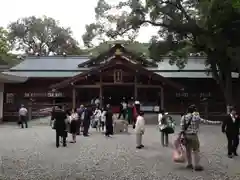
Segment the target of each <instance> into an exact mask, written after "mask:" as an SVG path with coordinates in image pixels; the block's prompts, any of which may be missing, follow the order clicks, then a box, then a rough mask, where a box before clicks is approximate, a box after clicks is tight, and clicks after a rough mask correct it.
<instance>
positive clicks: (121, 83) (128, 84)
mask: <svg viewBox="0 0 240 180" xmlns="http://www.w3.org/2000/svg"><path fill="white" fill-rule="evenodd" d="M102 85H103V86H133V85H134V83H124V82H119V83H114V82H111V83H107V82H105V83H102Z"/></svg>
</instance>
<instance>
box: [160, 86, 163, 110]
mask: <svg viewBox="0 0 240 180" xmlns="http://www.w3.org/2000/svg"><path fill="white" fill-rule="evenodd" d="M160 109H164V91H163V87H161V107H160Z"/></svg>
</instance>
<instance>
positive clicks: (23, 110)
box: [18, 104, 28, 128]
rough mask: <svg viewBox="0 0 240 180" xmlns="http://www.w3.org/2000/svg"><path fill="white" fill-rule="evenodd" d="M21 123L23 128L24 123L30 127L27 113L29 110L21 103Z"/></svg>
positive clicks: (26, 126)
mask: <svg viewBox="0 0 240 180" xmlns="http://www.w3.org/2000/svg"><path fill="white" fill-rule="evenodd" d="M18 114H19V124H20V125H21V127H22V128H24V126H23V123H24V124H25V128H28V123H27V114H28V110H27V109H26V108H25V107H24V105H23V104H22V105H21V108H20V109H19V112H18Z"/></svg>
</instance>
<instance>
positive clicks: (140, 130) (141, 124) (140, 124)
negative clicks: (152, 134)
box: [136, 111, 145, 149]
mask: <svg viewBox="0 0 240 180" xmlns="http://www.w3.org/2000/svg"><path fill="white" fill-rule="evenodd" d="M143 116H144V113H143V112H142V111H140V112H139V115H138V116H137V121H136V143H137V147H136V148H137V149H141V148H143V147H144V145H143V144H142V135H143V134H144V132H145V120H144V117H143Z"/></svg>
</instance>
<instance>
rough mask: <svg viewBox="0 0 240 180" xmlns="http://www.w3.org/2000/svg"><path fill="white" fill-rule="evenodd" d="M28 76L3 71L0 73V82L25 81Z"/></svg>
mask: <svg viewBox="0 0 240 180" xmlns="http://www.w3.org/2000/svg"><path fill="white" fill-rule="evenodd" d="M27 79H28V78H27V77H24V76H16V75H13V74H6V73H5V72H1V73H0V82H2V83H17V82H25V81H26V80H27Z"/></svg>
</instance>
